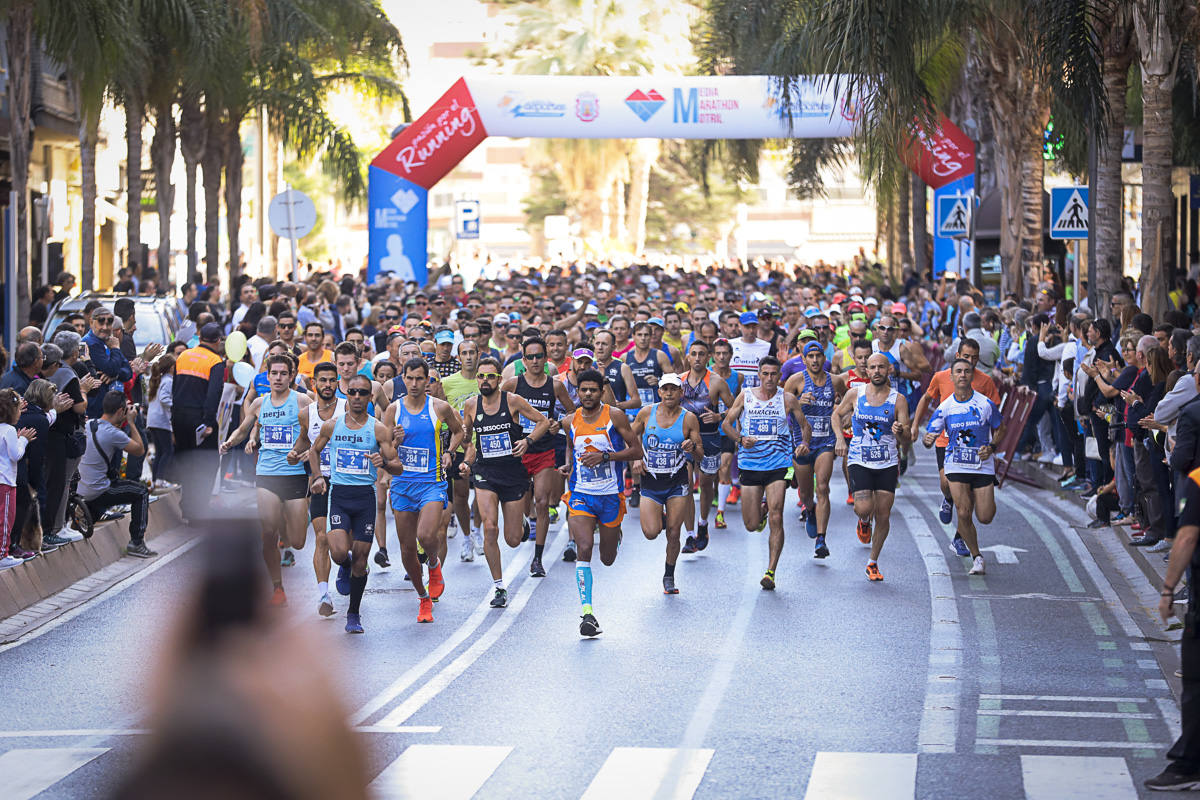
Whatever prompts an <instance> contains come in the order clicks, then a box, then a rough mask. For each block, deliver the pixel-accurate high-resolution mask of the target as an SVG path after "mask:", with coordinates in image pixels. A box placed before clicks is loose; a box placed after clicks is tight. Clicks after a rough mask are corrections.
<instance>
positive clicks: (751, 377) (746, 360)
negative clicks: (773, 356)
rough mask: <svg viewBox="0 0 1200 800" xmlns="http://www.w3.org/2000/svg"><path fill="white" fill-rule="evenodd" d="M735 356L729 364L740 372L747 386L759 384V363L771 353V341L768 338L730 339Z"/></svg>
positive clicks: (735, 370)
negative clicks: (748, 340) (751, 340)
mask: <svg viewBox="0 0 1200 800" xmlns="http://www.w3.org/2000/svg"><path fill="white" fill-rule="evenodd" d="M729 345H730V347H732V348H733V357H732V358H731V359H729V366H730V368H731V369H733V371H734V372H737V373H738V374H740V375H741V376H742V378H743V380H745V382H746V385H747V386H758V364H759V362H760V361H762V360H763V359H764V358H766V357H767V356H768V355H769V354H770V353H771V343H770V342H768V341H767V340H766V339H755V340H754V341H753V342H747V341H744V340H743V339H742V338H741V337H738V338H737V339H731V340H729Z"/></svg>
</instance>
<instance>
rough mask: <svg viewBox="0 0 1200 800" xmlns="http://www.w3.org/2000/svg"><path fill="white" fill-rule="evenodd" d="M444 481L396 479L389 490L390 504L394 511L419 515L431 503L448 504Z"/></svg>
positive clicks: (444, 505)
mask: <svg viewBox="0 0 1200 800" xmlns="http://www.w3.org/2000/svg"><path fill="white" fill-rule="evenodd" d="M446 498H447V494H446V484H445V482H444V481H406V480H404V479H403V478H395V479H393V480H392V485H391V487H390V488H389V489H388V502H389V503H390V504H391V506H392V510H393V511H400V512H412V513H414V514H415V513H419V512H420V511H421V509H423V508H424V507H425V506H427V505H428V504H430V503H441V506H442V508H445V507H446V503H447V499H446Z"/></svg>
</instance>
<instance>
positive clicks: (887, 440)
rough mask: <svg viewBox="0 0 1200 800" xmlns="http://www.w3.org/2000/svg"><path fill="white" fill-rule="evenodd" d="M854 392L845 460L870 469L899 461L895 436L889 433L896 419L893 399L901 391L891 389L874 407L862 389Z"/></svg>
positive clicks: (891, 465) (896, 397) (882, 467)
mask: <svg viewBox="0 0 1200 800" xmlns="http://www.w3.org/2000/svg"><path fill="white" fill-rule="evenodd" d="M855 391H856V392H857V394H856V396H855V400H854V416H853V418H852V419H851V422H850V427H851V431H852V432H853V436H852V437H851V439H850V452H849V454H848V457H847V459H846V463H847V464H858V465H859V466H863V467H868V468H870V469H884V468H886V467H894V466H895V465H896V464H898V463H900V454H899V451H898V449H897V447H896V435H895V434H894V433H892V423H893V422H895V421H896V400H897V399H898V398H899V397H900V393H899V392H897V391H896V390H895V389H892V390H890V391H889V392H888V395H887V399H885V400H884V401H883V405H879V406H873V405H869V404H868V403H867V393H866V389H865V388H862V389H856V390H855Z"/></svg>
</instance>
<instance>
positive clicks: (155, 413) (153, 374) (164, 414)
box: [146, 355, 175, 489]
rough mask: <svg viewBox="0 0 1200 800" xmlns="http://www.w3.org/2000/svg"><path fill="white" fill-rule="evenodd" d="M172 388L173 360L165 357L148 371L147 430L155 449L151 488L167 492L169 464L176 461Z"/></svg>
mask: <svg viewBox="0 0 1200 800" xmlns="http://www.w3.org/2000/svg"><path fill="white" fill-rule="evenodd" d="M174 385H175V356H172V355H164V356H162V357H161V358H159V359H158V360H157V361H155V362H154V368H153V369H152V370H151V371H150V386H149V388H148V392H147V394H148V396H149V398H150V411H149V415H148V417H147V418H146V427H147V428H148V429H149V431H150V441H151V443H152V444H153V445H154V488H156V489H170V488H173V487H174V485H175V484H173V483H171V481H170V476H171V462H172V460H173V459H174V457H175V434H174V433H173V432H172V426H171V403H172V397H173V394H174Z"/></svg>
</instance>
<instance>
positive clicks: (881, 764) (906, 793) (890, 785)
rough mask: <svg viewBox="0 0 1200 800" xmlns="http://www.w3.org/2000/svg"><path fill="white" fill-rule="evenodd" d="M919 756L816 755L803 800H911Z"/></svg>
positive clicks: (905, 754) (912, 754)
mask: <svg viewBox="0 0 1200 800" xmlns="http://www.w3.org/2000/svg"><path fill="white" fill-rule="evenodd" d="M916 793H917V754H916V753H817V758H816V760H815V761H813V768H812V775H811V776H810V777H809V779H808V791H807V792H805V793H804V800H830V799H831V798H837V800H912V798H913V797H915V796H916Z"/></svg>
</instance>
